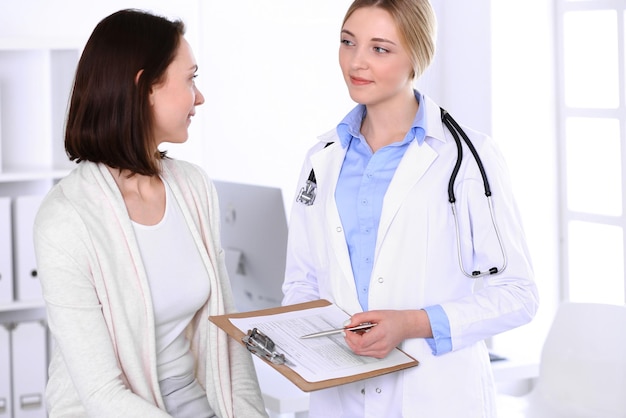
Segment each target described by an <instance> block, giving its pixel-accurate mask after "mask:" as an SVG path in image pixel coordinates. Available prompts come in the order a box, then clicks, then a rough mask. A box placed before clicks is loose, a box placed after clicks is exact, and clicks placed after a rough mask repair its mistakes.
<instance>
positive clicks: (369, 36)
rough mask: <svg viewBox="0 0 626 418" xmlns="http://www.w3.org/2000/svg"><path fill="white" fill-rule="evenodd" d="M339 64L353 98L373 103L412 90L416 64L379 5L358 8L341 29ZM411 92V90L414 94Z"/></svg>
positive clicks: (368, 103)
mask: <svg viewBox="0 0 626 418" xmlns="http://www.w3.org/2000/svg"><path fill="white" fill-rule="evenodd" d="M339 65H340V66H341V71H342V73H343V78H344V80H345V82H346V85H347V86H348V91H349V93H350V97H351V98H352V100H354V101H355V102H357V103H361V104H364V105H368V106H373V105H376V104H379V103H384V102H387V101H390V100H393V98H395V97H397V96H398V95H404V96H406V93H407V89H408V91H412V89H413V79H412V74H413V66H412V64H411V59H410V57H409V54H408V53H407V51H406V49H405V47H404V46H403V44H402V42H401V40H400V35H399V33H398V28H397V26H396V23H395V21H394V20H393V18H392V17H391V15H390V14H389V13H388V12H387V11H386V10H383V9H381V8H378V7H362V8H360V9H357V10H355V11H354V12H353V13H352V15H351V16H350V17H349V18H348V20H346V22H345V24H344V26H343V28H342V30H341V45H340V47H339ZM411 94H412V93H411Z"/></svg>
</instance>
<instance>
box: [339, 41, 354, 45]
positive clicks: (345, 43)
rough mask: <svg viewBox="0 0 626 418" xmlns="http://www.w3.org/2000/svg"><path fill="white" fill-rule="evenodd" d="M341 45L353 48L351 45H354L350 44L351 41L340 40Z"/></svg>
mask: <svg viewBox="0 0 626 418" xmlns="http://www.w3.org/2000/svg"><path fill="white" fill-rule="evenodd" d="M341 43H342V44H343V45H345V46H353V45H354V42H352V41H351V40H349V39H342V40H341Z"/></svg>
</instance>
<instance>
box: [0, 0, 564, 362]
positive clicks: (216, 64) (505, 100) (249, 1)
mask: <svg viewBox="0 0 626 418" xmlns="http://www.w3.org/2000/svg"><path fill="white" fill-rule="evenodd" d="M550 3H551V2H545V1H544V0H514V1H507V2H501V1H493V2H492V1H490V0H468V1H458V0H455V1H450V0H433V4H434V7H435V10H436V12H437V14H438V20H439V40H438V48H439V49H438V52H437V55H436V59H435V62H434V63H433V65H432V67H431V68H430V69H429V71H428V72H427V73H426V74H425V75H424V77H423V78H422V79H421V80H420V81H419V82H418V87H419V88H420V89H422V90H423V91H424V92H426V93H428V94H430V95H431V96H433V97H434V98H435V99H436V100H437V101H438V102H439V103H440V104H441V105H442V106H444V107H445V108H447V109H448V110H449V111H450V112H451V113H452V114H453V115H454V116H455V118H456V119H457V120H458V121H459V122H461V123H465V124H468V125H470V126H472V127H475V128H478V129H480V130H483V131H485V132H487V133H491V134H492V135H493V136H494V137H495V138H496V140H498V141H499V142H500V143H501V145H502V148H503V151H504V153H505V156H506V157H507V160H508V163H509V166H510V171H511V175H512V178H513V183H514V187H515V190H516V194H517V197H518V202H519V205H520V210H521V212H522V216H523V218H524V220H525V223H526V229H527V232H528V239H529V244H530V247H531V252H532V254H533V257H534V261H535V267H536V271H537V279H538V282H539V284H540V290H541V293H542V298H543V299H544V300H543V302H544V304H543V306H542V312H541V313H540V318H539V321H536V324H533V325H531V326H529V327H524V328H523V329H520V330H518V331H514V332H512V333H508V334H507V335H505V336H503V338H498V339H497V340H496V342H497V344H496V345H498V343H499V344H500V346H501V347H504V348H506V349H507V350H508V349H513V348H515V347H519V346H520V345H519V344H518V341H519V339H520V338H521V339H524V340H528V337H529V335H531V340H536V338H537V336H539V338H542V336H543V333H544V332H545V328H546V327H547V323H549V321H550V319H551V314H552V311H553V307H554V305H555V300H556V299H555V298H556V297H557V296H558V294H557V291H558V288H557V283H558V268H557V260H558V251H557V242H558V231H557V230H556V225H557V224H558V222H556V196H557V193H556V169H555V167H556V156H555V146H554V131H555V130H554V109H553V106H552V104H553V100H554V98H553V96H554V94H553V92H554V82H553V80H552V77H553V71H552V66H553V64H552V56H553V54H552V42H551V39H552V36H553V33H552V22H551V20H550V19H551V6H550ZM349 4H350V0H315V1H305V0H239V1H211V0H179V1H176V2H170V1H167V0H108V1H107V2H99V1H97V2H87V1H83V0H21V1H19V2H9V1H3V2H2V3H0V39H3V40H6V39H15V40H16V42H17V41H18V40H19V41H20V42H21V41H23V40H24V39H32V38H35V39H39V40H45V42H49V43H52V44H57V43H58V44H61V45H72V46H75V47H77V48H80V47H82V46H83V45H84V43H85V41H86V40H87V37H88V36H89V34H90V33H91V30H92V29H93V27H94V26H95V25H96V24H97V22H98V21H99V20H100V19H101V18H103V17H105V16H106V15H108V14H109V13H111V12H113V11H115V10H118V9H120V8H126V7H137V8H145V9H149V10H154V11H156V12H159V13H162V14H165V15H167V16H169V17H181V18H183V20H184V21H185V22H186V24H187V27H188V33H187V39H188V40H189V42H190V43H191V45H192V47H193V49H194V51H195V55H196V58H197V60H198V63H199V66H200V69H199V77H198V86H199V88H200V89H201V90H202V91H203V93H204V96H205V98H206V103H205V104H204V105H203V106H201V107H200V108H198V112H197V116H196V118H195V119H194V121H193V123H192V127H191V131H190V140H189V141H188V142H187V143H186V144H184V145H180V146H168V147H166V148H168V149H169V150H170V152H171V154H172V155H174V156H178V157H181V158H185V159H188V160H191V161H194V162H197V163H199V164H201V165H202V166H203V167H204V168H205V169H206V170H207V172H208V173H209V174H210V175H211V176H213V177H214V178H217V179H223V180H232V181H239V182H245V183H256V184H263V185H271V186H277V187H280V188H281V189H282V190H283V194H284V197H285V200H286V206H287V209H289V208H290V206H291V202H292V198H293V194H294V192H295V190H296V188H297V187H298V185H297V184H296V180H297V176H298V173H299V168H300V164H301V162H302V159H303V157H304V153H305V151H306V149H308V148H309V147H310V146H311V145H312V144H313V143H314V142H315V140H316V136H317V135H319V134H321V133H323V132H325V131H327V130H329V129H331V128H333V127H334V126H335V125H336V123H337V122H338V121H339V120H340V119H341V118H342V117H343V115H344V114H345V113H346V112H347V111H348V110H349V109H350V108H352V106H353V105H354V104H353V103H352V102H351V100H350V98H349V96H348V94H347V91H346V88H345V85H344V83H343V80H342V78H341V74H340V71H339V66H338V62H337V51H338V44H339V42H338V39H339V25H340V23H341V20H342V18H343V15H344V12H345V10H346V9H347V7H348V5H349ZM531 345H532V346H533V347H535V350H538V347H539V344H538V343H534V344H531Z"/></svg>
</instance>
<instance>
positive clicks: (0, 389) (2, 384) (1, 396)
mask: <svg viewBox="0 0 626 418" xmlns="http://www.w3.org/2000/svg"><path fill="white" fill-rule="evenodd" d="M10 347H11V340H10V334H9V326H8V325H5V324H0V418H11V417H12V416H13V409H12V407H11V406H12V402H13V399H12V395H11V352H10Z"/></svg>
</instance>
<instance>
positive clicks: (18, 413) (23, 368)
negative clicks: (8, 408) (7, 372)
mask: <svg viewBox="0 0 626 418" xmlns="http://www.w3.org/2000/svg"><path fill="white" fill-rule="evenodd" d="M46 334H47V332H46V326H45V325H44V324H43V323H42V322H39V321H30V322H20V323H18V324H17V325H16V326H15V328H14V329H13V331H11V347H12V350H11V353H12V365H13V373H12V374H13V418H45V417H46V416H47V414H46V408H45V404H44V392H45V386H46V378H47V364H48V361H47V360H48V359H47V344H46V339H47V337H46Z"/></svg>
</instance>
